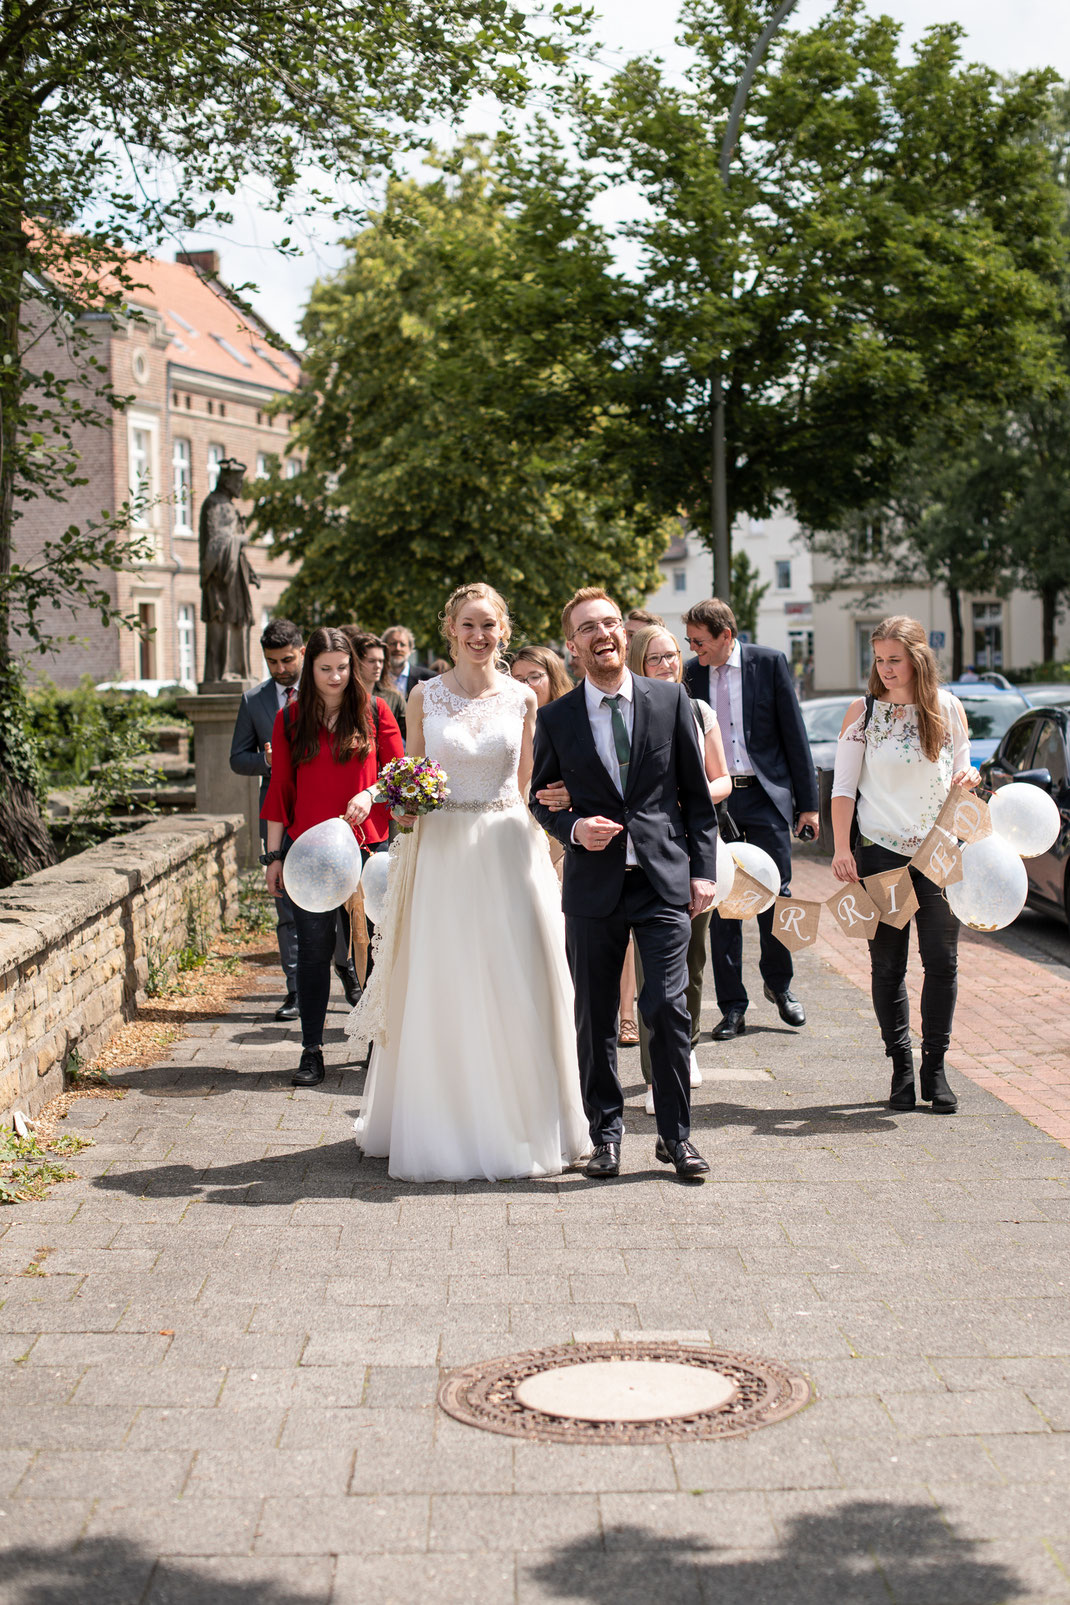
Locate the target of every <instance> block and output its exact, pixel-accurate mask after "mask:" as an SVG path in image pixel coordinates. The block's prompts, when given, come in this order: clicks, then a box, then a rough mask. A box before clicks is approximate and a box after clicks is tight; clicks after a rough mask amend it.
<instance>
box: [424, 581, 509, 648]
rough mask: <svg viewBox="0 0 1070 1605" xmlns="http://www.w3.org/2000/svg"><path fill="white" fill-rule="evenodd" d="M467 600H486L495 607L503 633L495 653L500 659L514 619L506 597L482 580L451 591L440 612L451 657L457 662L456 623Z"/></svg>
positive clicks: (443, 632)
mask: <svg viewBox="0 0 1070 1605" xmlns="http://www.w3.org/2000/svg"><path fill="white" fill-rule="evenodd" d="M466 602H486V603H487V605H488V606H489V607H491V608H493V610H494V615H495V617H496V618H497V620H498V624H499V626H500V627H501V635H500V636H499V638H498V646H497V649H496V653H495V656H496V658H497V659H499V660H500V659H501V658H502V657H503V655H504V653H505V650H506V648H507V647H508V645H509V638H510V636H511V635H512V633H513V621H512V619H511V618H510V617H509V609H508V608H507V607H506V605H505V600H504V598H503V597H501V596H499V595H498V592H497V591H496V590H495V589H494V587H493V585H484V583H483V581H482V580H480V581H479V583H478V584H476V585H458V587H457V589H456V590H455V591H453V592H451V594H450V596H449V598H448V600H447V602H446V606H445V607H444V608H443V610H442V612H441V613H440V614H439V623H440V624H441V626H442V634H443V636H444V637H445V640H446V645H447V646H448V647H449V653H450V657H451V658H452V659H453V661H454V662H455V663H456V661H457V633H456V630H455V629H454V625H455V623H456V619H457V615H458V613H460V611H461V609H462V608H463V607H464V605H465V603H466Z"/></svg>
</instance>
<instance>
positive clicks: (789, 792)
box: [684, 598, 818, 1042]
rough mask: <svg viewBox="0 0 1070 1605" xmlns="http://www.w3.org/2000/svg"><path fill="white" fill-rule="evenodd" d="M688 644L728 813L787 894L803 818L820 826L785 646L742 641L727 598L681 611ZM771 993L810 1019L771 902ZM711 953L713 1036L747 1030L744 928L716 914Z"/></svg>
mask: <svg viewBox="0 0 1070 1605" xmlns="http://www.w3.org/2000/svg"><path fill="white" fill-rule="evenodd" d="M684 626H685V628H686V630H687V644H688V646H689V647H690V648H691V650H692V651H693V652H694V653H695V656H694V657H693V658H691V659H690V660H689V661H688V662H687V663H685V664H684V685H685V686H686V687H687V690H688V693H689V695H691V696H693V697H698V698H700V699H701V700H702V701H703V702H708V703H709V705H710V707H711V708H712V709H713V711H714V713H715V714H716V715H717V723H718V726H719V727H720V731H721V740H722V741H723V742H724V750H725V758H726V760H727V762H728V772H729V774H730V775H731V776H732V791H731V794H730V796H729V797H728V798H727V799H726V802H727V807H728V812H729V815H730V816H731V818H732V821H733V822H734V824H735V826H736V828H737V830H738V831H739V834H740V835H741V836H742V837H743V839H744V841H748V842H753V843H754V845H755V846H756V847H761V848H764V850H765V851H766V852H767V853H768V854H769V855H770V857H771V858H772V859H773V862H774V863H775V864H776V866H777V869H778V871H779V872H780V880H781V891H782V893H783V894H784V895H785V896H786V895H787V894H788V892H789V891H790V884H789V883H790V881H791V837H792V832H793V831H795V832H796V833H797V832H799V831H802V830H805V829H806V827H807V826H809V827H810V829H811V830H812V831H813V833H814V835H815V836H816V834H817V829H818V813H817V806H818V802H817V776H816V774H815V772H814V760H813V758H812V757H811V755H810V743H809V741H808V740H807V738H806V729H805V726H804V725H803V721H802V714H801V713H800V711H799V702H798V698H797V697H796V695H795V687H794V685H793V684H792V679H791V674H790V672H789V670H788V660H787V658H785V656H784V654H783V652H777V651H774V650H773V648H771V647H765V646H751V645H749V644H747V643H744V642H742V641H740V640H739V637H738V635H737V633H736V620H735V615H734V614H733V612H732V609H731V608H730V607H729V606H728V604H727V602H720V601H717V600H715V599H714V598H711V599H710V600H709V601H707V602H696V604H695V606H694V607H692V608H691V609H690V610H689V611H688V612H687V613H685V614H684ZM758 930H759V935H760V938H761V961H760V965H759V968H760V970H761V976H762V980H763V982H764V983H765V995H766V997H767V998H768V999H769V1001H770V1002H771V1003H775V1004H776V1007H777V1012H778V1013H779V1015H780V1018H781V1019H782V1020H783V1021H784V1022H785V1023H786V1024H787V1025H793V1026H801V1025H805V1024H806V1013H805V1011H804V1009H803V1006H802V1004H801V1003H800V1002H799V1000H798V998H797V997H796V996H795V994H794V992H793V991H792V990H791V982H792V978H793V974H794V971H793V969H792V963H791V954H790V953H789V951H788V949H787V948H786V947H785V946H784V945H783V943H782V942H778V941H777V939H776V937H775V936H774V935H773V910H772V909H771V908H769V909H767V910H766V912H765V913H764V914H759V915H758ZM710 955H711V957H712V959H713V979H714V984H715V986H716V988H717V1003H718V1006H719V1008H720V1010H721V1018H720V1020H719V1021H718V1023H717V1024H716V1025H715V1026H714V1028H713V1038H714V1041H715V1042H725V1041H727V1040H728V1039H729V1038H730V1037H736V1036H742V1034H743V1032H744V1031H745V1030H746V1024H745V1020H744V1016H745V1014H746V1012H747V1002H748V999H747V988H746V986H745V985H744V981H743V927H742V925H741V924H740V922H739V920H723V919H721V917H720V915H719V914H717V913H716V911H715V912H714V916H713V918H712V920H711V921H710Z"/></svg>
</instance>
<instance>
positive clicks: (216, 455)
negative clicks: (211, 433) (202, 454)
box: [208, 444, 227, 490]
mask: <svg viewBox="0 0 1070 1605" xmlns="http://www.w3.org/2000/svg"><path fill="white" fill-rule="evenodd" d="M226 455H227V448H226V447H225V446H220V445H218V444H214V445H211V446H209V448H208V489H209V490H215V487H216V480H217V479H218V478H219V465H220V463H221V462H222V461H223V458H224V457H225V456H226Z"/></svg>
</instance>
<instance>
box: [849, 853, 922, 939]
mask: <svg viewBox="0 0 1070 1605" xmlns="http://www.w3.org/2000/svg"><path fill="white" fill-rule="evenodd" d="M862 885H863V886H864V887H865V888H866V891H867V892H868V893H869V895H870V897H872V899H873V901H874V902H875V903H876V905H877V908H878V909H879V910H880V916H881V923H882V924H883V925H894V926H895V928H896V930H897V931H901V930H902V929H903V926H904V925H905V924H906V923H907V921H908V920H909V919H910V917H911V916H912V915H913V914H916V913H917V911H918V894H917V892H916V891H915V890H914V882H913V880H912V879H911V877H910V865H909V864H904V865H903V867H902V869H886V870H883V871H882V872H881V874H879V875H867V876H866V878H865V880H864V881H863V882H862Z"/></svg>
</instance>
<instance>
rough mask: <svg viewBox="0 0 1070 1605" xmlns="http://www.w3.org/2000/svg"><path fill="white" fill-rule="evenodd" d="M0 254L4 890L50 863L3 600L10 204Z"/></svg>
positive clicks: (17, 371)
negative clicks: (0, 264) (0, 263)
mask: <svg viewBox="0 0 1070 1605" xmlns="http://www.w3.org/2000/svg"><path fill="white" fill-rule="evenodd" d="M3 176H4V177H5V178H8V179H10V178H11V176H12V175H11V173H10V171H9V172H8V173H6V174H4V175H3ZM5 188H7V186H6V185H5ZM10 193H12V191H11V190H9V194H10ZM13 193H14V195H15V196H16V197H17V196H18V195H19V194H21V184H16V185H15V186H13ZM0 252H2V253H3V255H4V259H5V260H4V267H3V270H2V277H0V882H2V884H3V885H5V886H10V885H11V883H12V881H15V880H18V879H19V878H20V877H21V876H23V875H29V874H32V873H33V871H34V870H37V869H45V868H47V866H48V865H49V864H54V863H55V862H56V850H55V848H54V847H53V845H52V837H51V835H50V834H49V830H48V826H47V824H46V823H45V820H44V819H43V818H42V815H41V809H40V805H39V803H38V800H37V792H36V787H35V782H36V779H37V765H36V761H35V757H34V753H33V748H32V745H31V743H30V741H29V736H28V731H27V716H28V709H27V707H26V698H25V695H24V692H23V684H22V671H21V668H20V666H19V664H18V662H17V661H16V660H15V658H14V656H13V654H12V650H11V621H10V616H9V610H8V601H7V594H8V593H7V585H8V576H9V575H10V573H11V563H12V556H13V543H14V526H15V473H16V460H17V457H16V449H15V448H16V442H17V439H18V431H19V403H20V400H21V396H22V366H21V364H22V352H21V348H20V340H19V315H20V312H21V310H22V275H23V266H24V263H25V261H26V256H27V252H26V236H25V233H24V232H23V215H22V209H21V207H17V206H14V205H12V206H10V207H9V209H8V211H7V215H6V216H4V217H3V218H2V219H0Z"/></svg>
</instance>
